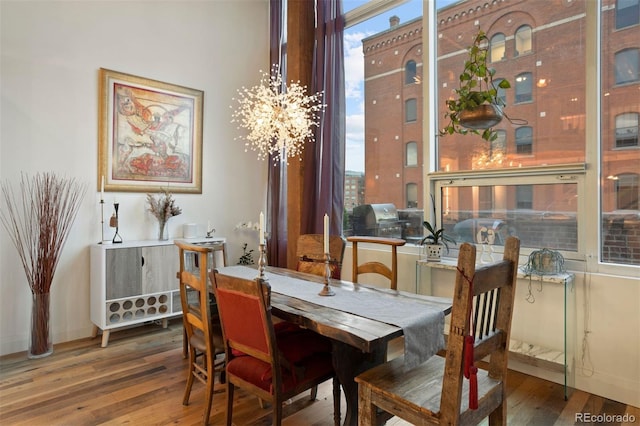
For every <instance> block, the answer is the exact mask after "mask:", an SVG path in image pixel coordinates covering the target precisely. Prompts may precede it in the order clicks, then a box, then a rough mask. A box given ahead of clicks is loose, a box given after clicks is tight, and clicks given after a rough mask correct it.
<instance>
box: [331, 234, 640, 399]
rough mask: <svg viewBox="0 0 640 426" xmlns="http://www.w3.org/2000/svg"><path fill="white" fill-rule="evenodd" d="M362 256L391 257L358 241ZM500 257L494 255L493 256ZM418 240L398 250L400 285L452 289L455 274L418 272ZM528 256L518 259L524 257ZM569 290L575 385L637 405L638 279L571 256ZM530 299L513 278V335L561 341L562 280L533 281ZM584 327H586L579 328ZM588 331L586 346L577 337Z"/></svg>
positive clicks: (547, 375)
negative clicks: (591, 268) (590, 267)
mask: <svg viewBox="0 0 640 426" xmlns="http://www.w3.org/2000/svg"><path fill="white" fill-rule="evenodd" d="M362 246H363V247H362V248H364V249H365V251H364V252H363V253H360V251H361V247H360V245H359V246H358V260H359V261H360V262H364V261H370V260H378V261H380V262H383V263H387V264H389V257H390V256H389V254H388V250H379V249H376V248H375V247H374V246H372V245H364V244H363V245H362ZM495 256H496V257H497V256H498V255H497V254H496V255H495ZM417 259H418V252H417V249H416V247H410V246H405V247H401V248H400V249H399V250H398V289H399V290H404V291H411V292H413V291H415V285H416V284H415V283H416V278H417V279H418V281H419V283H420V284H419V292H420V293H422V294H431V295H434V296H442V297H451V296H452V295H453V285H454V275H453V272H452V271H451V270H445V269H435V268H427V267H422V269H421V270H419V271H418V272H419V273H418V274H417V275H416V269H415V266H416V260H417ZM526 260H527V259H526V258H521V261H520V263H521V264H524V263H525V262H526ZM351 264H352V254H351V245H350V244H349V245H348V246H347V249H346V250H345V256H344V262H343V268H342V277H343V278H344V279H347V280H350V279H351ZM571 272H573V273H574V274H575V282H574V284H575V294H574V295H572V294H569V299H571V297H572V296H575V299H574V302H573V307H571V306H572V305H571V304H569V309H568V310H567V316H568V336H569V338H570V339H571V338H572V336H573V339H575V348H574V354H575V355H574V357H575V360H574V365H575V367H574V371H575V375H574V385H575V388H577V389H581V390H584V391H587V392H590V393H593V394H596V395H600V396H604V397H607V398H610V399H613V400H615V401H620V402H623V403H626V404H630V405H633V406H635V407H640V282H639V280H638V278H624V277H620V276H614V275H604V274H591V273H587V272H586V271H585V270H584V268H582V267H581V266H580V264H579V263H576V267H575V269H574V270H573V271H571ZM362 282H367V283H372V284H375V285H382V286H384V285H388V281H384V280H383V279H382V280H378V279H376V277H374V276H371V275H370V276H368V277H364V278H363V279H362ZM531 287H532V289H531V291H532V294H533V295H534V297H535V301H534V302H533V303H529V302H527V301H526V297H527V294H528V290H529V280H528V279H519V280H518V283H517V288H516V301H515V307H514V316H513V325H512V336H511V337H512V338H513V339H517V340H521V341H525V342H527V343H532V344H535V345H540V346H544V347H546V348H549V349H555V350H562V349H563V344H564V336H563V333H564V313H565V311H564V289H563V286H561V285H558V284H552V283H544V284H543V285H542V290H541V291H539V289H540V286H539V282H537V281H536V278H535V276H534V278H533V279H532V281H531ZM585 331H588V333H586V334H585ZM585 336H586V342H585V344H586V346H585V348H586V350H583V338H584V337H585ZM509 367H510V368H514V369H516V370H519V371H523V372H525V373H528V374H531V375H534V376H537V377H541V378H544V379H547V380H551V381H554V382H557V383H563V380H564V377H563V376H562V375H561V374H558V373H554V372H550V371H549V370H547V369H544V368H537V367H532V366H531V365H527V364H523V363H519V362H514V361H513V360H510V361H509Z"/></svg>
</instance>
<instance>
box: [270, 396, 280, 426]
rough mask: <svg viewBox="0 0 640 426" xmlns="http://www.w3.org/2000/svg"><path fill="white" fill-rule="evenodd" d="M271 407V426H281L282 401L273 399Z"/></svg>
mask: <svg viewBox="0 0 640 426" xmlns="http://www.w3.org/2000/svg"><path fill="white" fill-rule="evenodd" d="M271 405H272V406H273V424H274V425H275V426H281V425H282V400H280V398H274V400H273V401H272V403H271Z"/></svg>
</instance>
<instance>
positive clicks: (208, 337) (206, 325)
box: [175, 241, 224, 424]
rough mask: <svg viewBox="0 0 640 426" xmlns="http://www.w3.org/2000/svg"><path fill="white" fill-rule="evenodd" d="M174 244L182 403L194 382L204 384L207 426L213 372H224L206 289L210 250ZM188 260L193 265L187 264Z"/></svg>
mask: <svg viewBox="0 0 640 426" xmlns="http://www.w3.org/2000/svg"><path fill="white" fill-rule="evenodd" d="M175 244H176V245H177V246H178V249H179V255H180V272H179V280H180V303H181V305H182V321H183V325H184V330H185V336H186V342H188V345H187V349H188V355H189V376H188V378H187V386H186V389H185V393H184V397H183V402H182V403H183V404H184V405H188V404H189V397H190V395H191V389H192V386H193V382H194V379H197V380H199V381H200V382H202V383H203V384H205V386H206V391H205V404H204V416H203V421H204V423H205V424H207V423H208V421H209V414H210V412H211V403H212V401H213V388H214V379H215V373H216V371H218V372H222V371H223V369H224V360H219V361H217V360H216V357H217V356H218V355H221V354H223V353H224V342H223V340H222V327H221V325H220V319H219V317H218V313H217V310H216V308H215V306H216V305H215V303H212V298H211V292H210V291H209V287H208V281H209V269H210V268H209V265H210V262H209V255H210V253H211V249H210V248H209V247H206V246H202V245H195V244H188V243H183V242H178V241H176V243H175ZM187 254H188V255H187ZM193 255H195V256H193ZM188 260H191V261H193V263H191V262H189V264H187V263H188ZM212 308H213V309H212Z"/></svg>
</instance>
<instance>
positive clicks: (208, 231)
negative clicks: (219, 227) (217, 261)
mask: <svg viewBox="0 0 640 426" xmlns="http://www.w3.org/2000/svg"><path fill="white" fill-rule="evenodd" d="M215 233H216V228H211V229H207V235H206V237H205V238H213V234H215Z"/></svg>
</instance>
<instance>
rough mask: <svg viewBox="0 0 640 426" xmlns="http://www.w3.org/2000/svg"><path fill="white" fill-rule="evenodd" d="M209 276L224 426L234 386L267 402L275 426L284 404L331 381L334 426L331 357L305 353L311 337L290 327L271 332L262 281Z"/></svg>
mask: <svg viewBox="0 0 640 426" xmlns="http://www.w3.org/2000/svg"><path fill="white" fill-rule="evenodd" d="M212 276H213V278H212V281H214V289H215V294H216V300H217V302H218V309H219V312H220V318H221V321H222V330H223V336H224V341H225V348H226V357H227V370H226V385H227V417H226V419H227V422H226V423H227V425H231V424H232V416H233V396H234V388H235V387H236V386H239V387H241V388H243V389H244V390H246V391H248V392H250V393H252V394H254V395H256V396H257V397H258V398H260V399H261V400H265V401H270V402H271V403H272V406H273V424H275V425H280V423H281V421H282V409H283V403H284V402H285V401H286V400H288V399H290V398H292V397H293V396H295V395H297V394H299V393H301V392H303V391H306V390H309V389H312V388H314V387H316V386H317V385H318V384H320V383H322V382H324V381H326V380H328V379H331V378H333V386H334V410H335V413H334V420H335V422H336V424H339V422H340V390H339V383H338V380H337V378H336V376H335V373H334V370H333V365H332V359H331V353H330V352H324V353H320V352H317V353H316V352H313V351H312V350H311V349H310V347H311V346H313V345H314V342H313V336H311V337H310V333H312V332H311V331H309V330H303V329H301V328H299V327H297V326H295V325H294V324H290V323H279V325H283V324H288V325H290V326H291V327H293V328H294V329H293V330H292V329H291V327H288V325H285V327H283V328H282V332H281V333H277V332H276V329H275V326H274V322H273V318H272V316H271V303H270V300H271V287H270V286H269V283H268V282H267V281H264V280H262V279H260V278H256V279H254V280H249V279H244V278H239V277H233V276H229V275H224V274H221V273H218V271H213V272H212ZM287 337H290V338H289V339H288V338H287ZM317 337H318V338H321V336H317ZM322 339H324V338H322ZM329 347H330V345H329Z"/></svg>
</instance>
